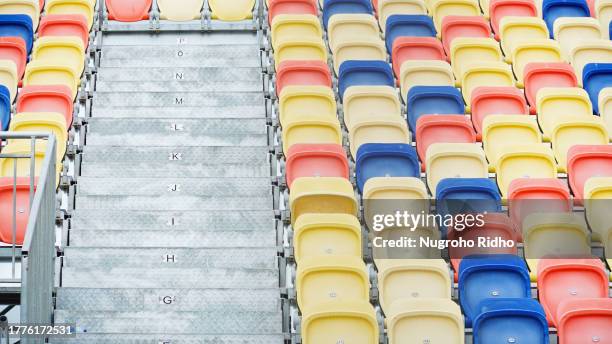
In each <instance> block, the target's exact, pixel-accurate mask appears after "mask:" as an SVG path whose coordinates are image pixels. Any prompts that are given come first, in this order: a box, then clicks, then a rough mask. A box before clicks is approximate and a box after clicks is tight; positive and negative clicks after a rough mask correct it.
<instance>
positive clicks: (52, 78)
mask: <svg viewBox="0 0 612 344" xmlns="http://www.w3.org/2000/svg"><path fill="white" fill-rule="evenodd" d="M78 84H79V75H77V71H75V70H74V69H72V68H70V67H67V66H62V65H59V64H54V63H48V62H46V61H42V60H37V61H32V62H30V63H28V66H27V67H26V71H25V76H24V77H23V86H24V87H25V86H42V85H65V86H68V88H70V92H71V94H72V99H74V98H75V97H76V95H77V92H78Z"/></svg>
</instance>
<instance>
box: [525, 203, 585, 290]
mask: <svg viewBox="0 0 612 344" xmlns="http://www.w3.org/2000/svg"><path fill="white" fill-rule="evenodd" d="M522 231H523V244H524V250H525V260H527V265H528V266H529V270H530V271H531V272H530V275H531V280H532V281H536V280H537V271H538V262H539V260H540V259H543V258H546V257H551V258H552V257H554V258H561V257H565V258H576V257H583V258H584V257H587V256H588V257H591V241H590V239H589V230H588V228H587V225H586V222H585V220H584V216H583V215H582V214H580V213H535V214H531V215H528V216H527V217H526V218H525V219H524V220H523V226H522Z"/></svg>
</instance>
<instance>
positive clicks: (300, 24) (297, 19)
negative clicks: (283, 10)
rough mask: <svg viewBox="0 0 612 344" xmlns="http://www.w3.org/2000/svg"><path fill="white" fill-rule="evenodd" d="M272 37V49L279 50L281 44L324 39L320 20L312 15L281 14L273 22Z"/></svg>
mask: <svg viewBox="0 0 612 344" xmlns="http://www.w3.org/2000/svg"><path fill="white" fill-rule="evenodd" d="M270 37H271V38H272V47H273V48H274V50H277V49H278V44H279V42H287V41H291V40H292V39H295V40H298V41H299V40H317V39H318V38H321V37H323V29H322V28H321V24H320V22H319V18H318V17H316V16H313V15H311V14H281V15H278V16H276V17H275V18H274V20H273V21H272V27H271V29H270Z"/></svg>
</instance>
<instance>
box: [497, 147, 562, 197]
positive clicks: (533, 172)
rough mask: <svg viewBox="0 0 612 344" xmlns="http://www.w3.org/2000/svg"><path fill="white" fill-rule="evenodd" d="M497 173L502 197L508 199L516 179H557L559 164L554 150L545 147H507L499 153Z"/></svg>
mask: <svg viewBox="0 0 612 344" xmlns="http://www.w3.org/2000/svg"><path fill="white" fill-rule="evenodd" d="M495 171H496V172H497V185H498V186H499V189H500V191H501V194H502V197H507V196H508V192H509V187H510V183H512V181H513V180H515V179H519V178H556V177H557V164H556V163H555V157H554V155H553V152H552V150H551V149H550V148H549V147H546V146H544V145H519V146H506V147H503V148H502V149H501V150H500V152H499V158H498V159H497V164H496V165H495Z"/></svg>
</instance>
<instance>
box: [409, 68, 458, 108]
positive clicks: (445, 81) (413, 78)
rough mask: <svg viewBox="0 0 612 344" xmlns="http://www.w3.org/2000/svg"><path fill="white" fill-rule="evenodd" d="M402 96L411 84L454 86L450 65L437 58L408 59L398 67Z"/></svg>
mask: <svg viewBox="0 0 612 344" xmlns="http://www.w3.org/2000/svg"><path fill="white" fill-rule="evenodd" d="M400 85H401V90H402V97H403V98H404V100H406V99H405V98H406V96H407V95H408V91H409V90H410V88H411V87H412V86H455V76H454V74H453V69H452V68H451V65H450V64H448V63H447V62H445V61H439V60H408V61H404V63H402V66H401V68H400Z"/></svg>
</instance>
